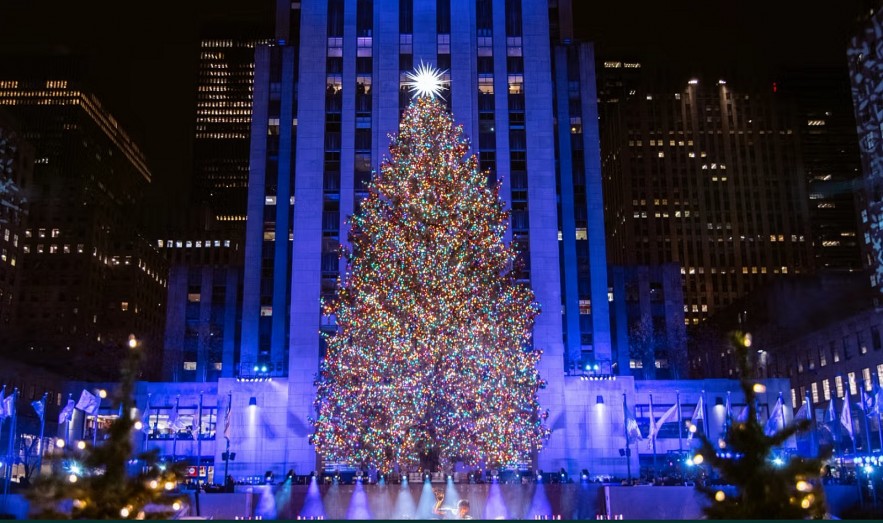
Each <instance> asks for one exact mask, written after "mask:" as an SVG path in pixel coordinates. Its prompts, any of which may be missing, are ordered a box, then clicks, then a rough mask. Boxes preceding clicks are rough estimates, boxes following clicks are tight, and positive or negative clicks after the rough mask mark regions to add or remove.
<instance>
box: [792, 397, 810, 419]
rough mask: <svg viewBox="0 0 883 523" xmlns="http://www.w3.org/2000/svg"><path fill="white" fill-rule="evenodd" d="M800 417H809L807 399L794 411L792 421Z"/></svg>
mask: <svg viewBox="0 0 883 523" xmlns="http://www.w3.org/2000/svg"><path fill="white" fill-rule="evenodd" d="M801 419H805V420H808V419H810V417H809V402H807V401H804V402H803V405H801V406H800V408H799V409H797V412H795V413H794V421H797V420H801Z"/></svg>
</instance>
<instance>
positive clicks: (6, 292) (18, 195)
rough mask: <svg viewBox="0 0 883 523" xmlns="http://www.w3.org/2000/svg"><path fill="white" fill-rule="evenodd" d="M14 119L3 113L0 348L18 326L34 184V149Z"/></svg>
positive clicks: (0, 124)
mask: <svg viewBox="0 0 883 523" xmlns="http://www.w3.org/2000/svg"><path fill="white" fill-rule="evenodd" d="M17 127H18V126H17V125H16V124H15V123H14V121H13V120H12V117H11V116H10V115H9V114H7V113H5V112H0V249H2V250H0V344H3V345H5V344H7V343H9V342H10V341H11V340H10V338H9V336H10V334H11V330H12V328H13V326H14V325H15V323H16V321H17V320H16V312H17V311H16V305H17V304H18V301H17V299H18V296H19V293H20V290H21V271H22V265H21V263H22V261H23V260H22V245H23V244H22V241H23V239H24V232H25V228H26V224H27V205H28V202H27V198H25V193H24V191H25V188H27V187H29V186H30V184H31V183H33V172H34V149H33V147H32V146H31V145H30V144H29V143H28V142H26V141H25V140H23V139H22V137H21V135H20V134H19V132H18V130H17Z"/></svg>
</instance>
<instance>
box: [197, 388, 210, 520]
mask: <svg viewBox="0 0 883 523" xmlns="http://www.w3.org/2000/svg"><path fill="white" fill-rule="evenodd" d="M202 394H203V393H202V391H199V409H198V413H199V414H198V416H199V420H198V421H197V422H196V495H195V500H196V515H197V516H199V489H200V488H201V487H200V484H199V480H200V478H201V477H202ZM206 476H208V474H206Z"/></svg>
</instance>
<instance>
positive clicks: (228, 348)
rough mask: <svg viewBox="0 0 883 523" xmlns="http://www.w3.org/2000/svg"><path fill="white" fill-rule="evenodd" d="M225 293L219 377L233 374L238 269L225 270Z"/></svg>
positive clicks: (228, 376) (230, 376)
mask: <svg viewBox="0 0 883 523" xmlns="http://www.w3.org/2000/svg"><path fill="white" fill-rule="evenodd" d="M226 287H227V290H226V292H227V295H226V296H225V298H224V300H225V303H224V355H223V357H222V359H221V377H223V378H232V377H233V376H234V372H233V371H234V367H235V360H234V358H235V355H236V309H237V303H236V302H237V301H238V299H237V298H238V297H237V294H238V292H237V291H236V290H237V289H238V288H239V271H237V270H235V269H228V270H227V283H226Z"/></svg>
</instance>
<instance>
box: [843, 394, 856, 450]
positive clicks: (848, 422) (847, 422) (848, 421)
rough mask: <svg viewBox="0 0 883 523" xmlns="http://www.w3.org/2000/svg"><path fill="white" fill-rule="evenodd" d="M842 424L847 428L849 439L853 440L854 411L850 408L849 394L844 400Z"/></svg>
mask: <svg viewBox="0 0 883 523" xmlns="http://www.w3.org/2000/svg"><path fill="white" fill-rule="evenodd" d="M840 424H841V425H843V426H844V427H845V428H846V432H848V433H849V437H850V439H852V438H853V435H852V429H853V427H852V409H850V408H849V395H848V394H847V395H846V397H845V398H844V399H843V410H841V411H840Z"/></svg>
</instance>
